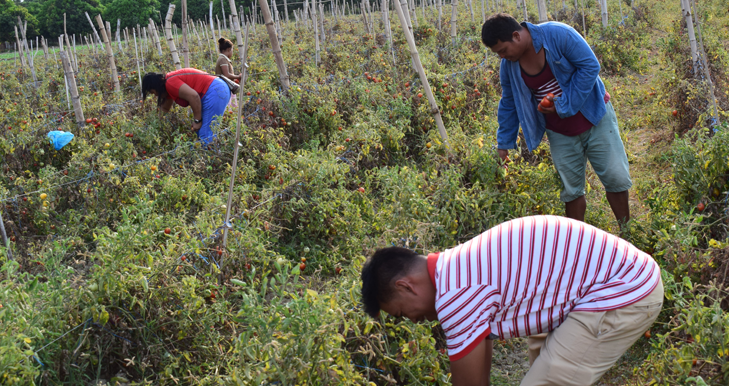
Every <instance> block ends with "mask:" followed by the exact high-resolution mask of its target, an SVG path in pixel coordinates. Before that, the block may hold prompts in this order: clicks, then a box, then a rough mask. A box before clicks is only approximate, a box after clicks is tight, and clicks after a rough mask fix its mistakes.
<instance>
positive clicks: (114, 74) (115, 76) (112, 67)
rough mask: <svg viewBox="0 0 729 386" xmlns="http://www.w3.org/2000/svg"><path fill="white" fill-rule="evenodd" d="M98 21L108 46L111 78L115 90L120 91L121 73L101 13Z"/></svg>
mask: <svg viewBox="0 0 729 386" xmlns="http://www.w3.org/2000/svg"><path fill="white" fill-rule="evenodd" d="M96 22H97V23H98V24H99V29H100V30H101V36H102V37H103V38H104V43H106V44H105V45H104V46H105V47H106V57H107V59H109V69H110V70H111V80H112V82H114V92H117V93H118V92H119V91H121V89H120V88H119V75H118V74H117V72H116V61H115V60H114V51H112V50H111V42H110V41H109V35H107V34H106V28H104V21H103V20H101V15H96Z"/></svg>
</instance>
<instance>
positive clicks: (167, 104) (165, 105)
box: [159, 98, 175, 113]
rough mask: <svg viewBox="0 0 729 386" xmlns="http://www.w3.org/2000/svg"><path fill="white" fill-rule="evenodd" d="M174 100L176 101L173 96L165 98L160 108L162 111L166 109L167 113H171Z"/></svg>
mask: <svg viewBox="0 0 729 386" xmlns="http://www.w3.org/2000/svg"><path fill="white" fill-rule="evenodd" d="M174 102H175V101H173V100H172V98H167V99H165V101H164V102H162V105H161V106H159V109H160V110H161V111H164V112H165V113H169V112H170V109H171V108H172V104H173V103H174Z"/></svg>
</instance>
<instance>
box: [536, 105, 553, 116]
mask: <svg viewBox="0 0 729 386" xmlns="http://www.w3.org/2000/svg"><path fill="white" fill-rule="evenodd" d="M537 110H539V112H540V113H542V114H556V113H557V108H556V107H554V105H552V107H544V106H542V105H541V104H540V105H539V106H537Z"/></svg>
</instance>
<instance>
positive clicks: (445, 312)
mask: <svg viewBox="0 0 729 386" xmlns="http://www.w3.org/2000/svg"><path fill="white" fill-rule="evenodd" d="M500 301H501V295H500V294H499V292H498V290H497V289H496V287H494V286H488V285H478V286H469V287H464V288H458V289H453V290H451V291H448V292H446V293H445V294H443V295H442V296H440V297H439V298H438V300H437V301H436V304H435V306H436V310H437V312H438V321H439V322H440V324H441V326H442V327H443V331H444V332H445V335H446V344H447V347H448V356H449V357H450V360H451V361H457V360H459V359H461V358H463V357H465V356H466V355H467V354H468V353H470V352H471V351H472V350H473V349H474V348H475V347H476V346H477V345H478V344H479V343H481V341H482V340H483V339H485V338H487V337H488V336H489V334H490V333H491V327H490V323H491V322H492V321H493V319H494V315H496V312H497V311H498V309H499V304H500Z"/></svg>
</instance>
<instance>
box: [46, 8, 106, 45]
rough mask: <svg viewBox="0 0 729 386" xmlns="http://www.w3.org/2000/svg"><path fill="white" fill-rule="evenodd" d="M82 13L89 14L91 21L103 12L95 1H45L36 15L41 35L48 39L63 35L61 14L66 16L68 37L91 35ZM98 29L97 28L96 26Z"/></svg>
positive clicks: (89, 26) (89, 27)
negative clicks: (39, 12)
mask: <svg viewBox="0 0 729 386" xmlns="http://www.w3.org/2000/svg"><path fill="white" fill-rule="evenodd" d="M84 12H88V13H89V17H91V20H92V21H93V22H94V23H96V21H95V20H94V18H95V17H96V15H99V14H101V13H102V12H103V6H102V5H101V4H99V2H98V1H97V0H46V1H45V2H44V3H43V7H42V12H41V14H40V15H38V16H37V17H38V22H39V23H40V25H41V26H42V27H41V30H42V33H43V34H44V35H45V36H46V37H47V38H48V39H52V37H57V36H59V35H62V34H63V14H64V13H65V14H66V32H67V33H68V34H69V35H73V34H76V36H77V38H80V36H81V35H83V34H87V33H91V32H92V29H91V25H90V24H89V22H88V20H86V15H84ZM96 28H97V29H98V26H96Z"/></svg>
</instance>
